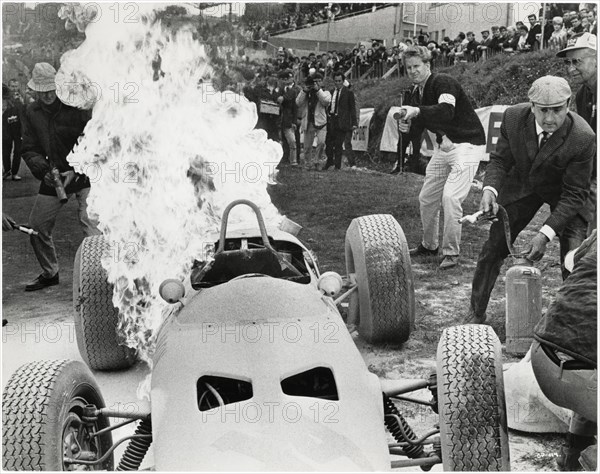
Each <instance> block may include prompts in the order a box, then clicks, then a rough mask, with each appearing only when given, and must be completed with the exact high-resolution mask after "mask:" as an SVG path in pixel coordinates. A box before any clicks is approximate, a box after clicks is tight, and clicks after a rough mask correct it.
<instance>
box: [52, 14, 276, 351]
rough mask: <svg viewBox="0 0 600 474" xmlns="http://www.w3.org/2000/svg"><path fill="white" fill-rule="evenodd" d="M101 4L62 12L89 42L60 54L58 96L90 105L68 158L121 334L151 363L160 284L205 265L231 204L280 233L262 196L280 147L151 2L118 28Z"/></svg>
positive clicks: (244, 219) (242, 221)
mask: <svg viewBox="0 0 600 474" xmlns="http://www.w3.org/2000/svg"><path fill="white" fill-rule="evenodd" d="M95 5H96V6H97V7H98V8H101V10H97V11H96V12H95V13H93V12H90V11H87V10H84V9H83V7H81V6H80V5H77V4H71V5H68V6H66V7H63V9H61V12H60V15H61V18H63V19H65V20H66V22H67V24H70V25H75V26H76V27H77V28H78V29H80V31H85V35H86V39H85V41H84V42H83V43H82V44H81V46H80V47H79V48H77V49H76V50H73V51H69V52H67V53H65V54H64V55H63V57H62V59H61V67H60V69H59V71H58V74H57V93H58V95H59V97H60V98H61V100H63V101H64V102H66V103H68V104H71V105H74V106H76V107H79V108H88V109H89V108H93V114H92V119H91V120H90V122H88V124H87V126H86V128H85V131H84V136H83V138H82V139H81V140H80V142H79V143H78V145H77V146H76V147H75V149H74V150H73V152H72V153H71V154H70V155H69V157H68V160H69V162H70V163H71V164H72V165H73V166H74V167H75V169H76V171H78V172H83V173H85V174H87V175H88V176H89V177H90V180H91V182H92V187H91V192H90V195H89V199H88V212H89V214H90V216H91V217H93V218H95V219H96V220H97V221H98V222H99V226H98V227H99V229H100V230H101V231H102V233H103V234H104V237H105V239H106V241H107V242H109V244H110V248H111V252H110V256H109V257H107V258H105V259H104V260H103V265H104V267H105V268H106V270H107V272H108V278H109V281H110V282H111V283H113V284H114V288H115V291H114V297H113V302H114V304H115V306H117V307H118V308H119V311H120V315H121V316H120V319H121V320H120V324H119V329H120V331H121V333H122V334H123V337H124V339H125V340H126V343H127V344H128V345H129V346H131V347H134V348H136V349H137V350H138V354H139V355H140V356H141V358H142V359H144V360H146V361H148V362H149V360H150V357H151V355H152V345H153V341H152V338H151V335H152V334H153V333H155V331H156V330H157V328H158V327H159V325H160V324H161V322H162V320H163V319H164V316H165V314H166V312H168V311H169V310H170V309H169V308H170V307H169V305H167V304H166V303H165V302H164V301H163V300H162V299H161V298H160V297H159V296H158V287H159V285H160V283H161V282H162V281H163V280H165V279H166V278H180V279H182V280H184V279H185V278H187V277H188V276H189V272H190V268H191V265H192V263H193V261H194V259H198V260H205V259H206V258H207V256H206V252H205V248H206V246H207V243H208V242H213V241H214V240H213V238H212V234H213V233H216V232H218V230H219V228H220V220H221V218H220V216H221V214H222V211H223V209H224V208H225V207H226V206H227V204H229V203H230V202H231V201H232V200H234V199H242V198H243V199H250V200H252V201H254V202H255V203H256V204H257V205H258V206H259V207H260V208H261V210H262V212H263V215H264V217H265V221H266V222H267V225H270V226H277V225H279V223H280V221H281V219H282V217H281V216H280V214H279V213H278V211H277V209H276V208H275V207H274V206H273V205H272V203H271V201H270V198H269V195H268V193H267V190H266V188H267V184H268V183H269V182H271V181H272V179H273V173H274V170H275V166H276V165H277V163H278V162H279V160H280V157H281V154H282V151H281V147H280V145H279V144H277V143H274V142H272V141H270V140H267V136H266V133H265V132H264V131H262V130H254V126H255V124H256V120H257V114H256V107H255V106H254V104H252V103H250V102H248V101H247V100H246V99H245V98H243V97H241V96H239V95H236V94H234V93H232V92H225V93H222V92H219V91H217V90H215V89H214V87H213V86H212V82H211V77H212V74H213V70H212V68H211V66H210V64H209V61H208V58H207V56H206V54H205V49H204V46H203V45H202V44H200V43H198V41H196V40H194V38H193V28H192V27H185V26H184V27H182V28H179V29H177V31H169V30H168V29H167V28H165V27H164V26H163V25H162V24H161V22H160V21H159V20H157V18H156V12H157V11H158V10H157V8H156V6H155V5H154V6H152V5H150V6H149V5H147V4H146V5H144V4H136V5H137V7H138V8H139V10H138V11H136V12H135V15H134V16H131V15H130V17H129V18H128V21H124V15H122V18H121V21H115V18H114V15H113V12H112V11H109V10H110V8H111V5H108V4H99V5H98V4H95ZM114 5H116V4H112V6H114ZM161 7H162V8H164V7H166V5H162V6H161ZM236 209H238V208H236ZM239 209H240V210H236V211H234V212H232V214H231V217H230V227H235V226H247V227H254V226H255V218H254V214H253V213H252V212H251V211H250V210H249V209H246V208H245V207H242V208H239Z"/></svg>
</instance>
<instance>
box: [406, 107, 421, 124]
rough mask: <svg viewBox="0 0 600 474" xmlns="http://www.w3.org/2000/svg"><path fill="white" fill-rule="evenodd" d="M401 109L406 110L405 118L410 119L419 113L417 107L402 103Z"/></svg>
mask: <svg viewBox="0 0 600 474" xmlns="http://www.w3.org/2000/svg"><path fill="white" fill-rule="evenodd" d="M402 109H403V110H405V111H406V116H405V117H404V119H405V120H411V119H413V118H415V117H416V116H417V115H419V112H420V110H419V107H412V106H411V105H403V106H402Z"/></svg>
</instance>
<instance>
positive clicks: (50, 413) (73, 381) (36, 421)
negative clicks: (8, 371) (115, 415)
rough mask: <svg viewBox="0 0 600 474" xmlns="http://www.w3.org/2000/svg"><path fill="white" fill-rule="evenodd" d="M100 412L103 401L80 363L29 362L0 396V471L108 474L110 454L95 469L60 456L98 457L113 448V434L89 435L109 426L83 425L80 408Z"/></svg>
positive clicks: (100, 419)
mask: <svg viewBox="0 0 600 474" xmlns="http://www.w3.org/2000/svg"><path fill="white" fill-rule="evenodd" d="M88 404H93V405H95V406H96V408H104V407H105V404H104V399H103V398H102V394H101V393H100V389H99V388H98V385H97V384H96V381H95V380H94V377H93V375H92V373H91V372H90V370H89V369H88V368H87V367H86V366H85V365H84V364H83V363H82V362H79V361H72V360H54V361H39V362H31V363H29V364H26V365H24V366H22V367H21V368H19V369H18V370H17V371H16V372H15V373H14V374H13V376H12V377H11V378H10V379H9V381H8V384H7V385H6V388H5V390H4V393H3V395H2V421H3V429H2V456H3V468H4V469H5V470H9V471H68V470H81V469H90V470H109V471H112V470H113V463H114V461H113V456H112V454H111V455H109V456H108V457H107V459H106V460H105V461H104V462H103V463H100V464H98V465H96V466H84V465H82V464H76V463H68V462H65V458H71V459H77V457H78V456H85V458H86V459H88V460H89V459H90V458H93V459H99V458H100V457H102V456H103V455H104V454H106V452H107V451H108V449H109V448H110V447H111V446H112V435H111V433H110V432H107V433H105V434H103V435H101V436H98V437H94V436H90V435H91V428H92V426H93V430H94V431H99V430H101V429H103V428H107V427H108V426H109V422H108V418H106V417H104V416H100V417H98V419H97V420H96V421H95V422H92V425H88V424H86V423H84V422H83V419H82V418H83V409H84V407H85V406H86V405H88Z"/></svg>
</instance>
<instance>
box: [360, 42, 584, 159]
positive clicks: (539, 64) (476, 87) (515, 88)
mask: <svg viewBox="0 0 600 474" xmlns="http://www.w3.org/2000/svg"><path fill="white" fill-rule="evenodd" d="M436 72H440V73H445V74H449V75H451V76H452V77H454V78H456V79H457V80H458V82H459V83H460V84H461V85H462V87H463V89H464V90H465V91H466V92H467V94H469V96H470V97H471V99H472V100H473V103H474V104H475V106H476V107H486V106H488V105H513V104H518V103H520V102H526V101H527V91H528V90H529V87H530V86H531V84H532V83H533V81H535V80H536V79H537V78H539V77H542V76H545V75H554V76H561V77H565V78H566V79H567V80H568V81H569V82H570V83H571V81H570V79H569V78H568V76H567V71H566V69H565V67H564V65H563V64H562V60H561V59H559V58H557V57H556V56H555V53H554V52H551V51H539V52H535V53H529V54H517V55H514V56H508V55H502V54H501V55H497V56H494V57H493V58H491V59H489V60H487V61H481V62H477V63H460V64H457V65H455V66H452V67H447V68H441V69H438V70H437V71H436ZM409 87H410V80H409V79H408V78H406V77H403V78H401V79H390V80H377V81H365V82H361V83H357V84H356V85H355V86H354V88H355V92H356V98H357V101H358V103H359V105H360V107H374V108H375V113H374V114H373V119H372V121H371V128H370V139H369V152H370V154H371V155H379V143H380V141H381V134H382V131H383V125H384V123H385V118H386V116H387V112H388V110H389V108H390V107H391V106H394V105H400V95H401V91H402V90H403V89H406V88H409ZM571 88H572V89H573V93H575V91H576V90H577V87H576V85H575V84H573V83H571ZM394 159H395V156H394Z"/></svg>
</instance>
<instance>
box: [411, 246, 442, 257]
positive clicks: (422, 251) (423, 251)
mask: <svg viewBox="0 0 600 474" xmlns="http://www.w3.org/2000/svg"><path fill="white" fill-rule="evenodd" d="M408 253H409V254H410V256H411V257H420V256H422V255H426V256H429V257H436V256H437V254H438V249H437V248H436V249H435V250H429V249H427V248H425V247H423V244H419V245H417V248H414V249H410V250H409V251H408Z"/></svg>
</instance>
